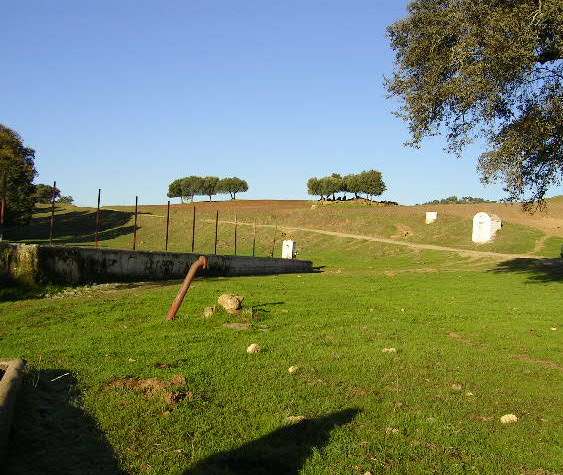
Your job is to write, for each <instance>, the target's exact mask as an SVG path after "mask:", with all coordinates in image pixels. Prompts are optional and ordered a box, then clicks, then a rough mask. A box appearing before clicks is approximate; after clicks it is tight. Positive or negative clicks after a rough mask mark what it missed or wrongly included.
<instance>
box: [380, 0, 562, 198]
mask: <svg viewBox="0 0 563 475" xmlns="http://www.w3.org/2000/svg"><path fill="white" fill-rule="evenodd" d="M388 37H389V39H390V41H391V47H392V49H393V50H394V52H395V55H396V56H395V70H394V73H393V75H392V76H391V77H390V78H387V80H386V86H387V90H388V92H389V94H390V96H396V97H398V98H400V99H401V101H402V105H401V108H400V110H399V111H397V114H398V115H399V116H400V117H402V118H403V119H404V120H405V121H406V122H407V123H408V126H409V131H410V138H411V139H410V142H409V144H410V145H413V146H419V145H420V143H421V141H422V140H423V139H424V138H425V137H428V136H433V135H438V134H444V135H445V136H446V138H447V143H448V145H447V149H448V151H450V152H453V153H455V154H456V155H461V153H462V151H463V149H464V148H465V147H466V145H467V144H469V143H470V142H472V141H474V140H475V139H482V140H484V141H485V143H486V150H485V151H484V152H483V153H482V154H481V156H480V157H479V167H478V168H479V170H480V172H481V177H482V180H483V181H484V182H485V183H489V182H493V181H497V180H500V181H502V182H503V183H504V186H505V190H506V192H507V193H508V199H509V200H523V201H524V202H525V203H527V204H528V205H531V204H532V203H534V202H535V203H537V202H541V201H542V200H543V198H544V197H545V194H546V192H547V190H548V188H549V187H550V186H552V185H559V184H561V179H562V176H563V2H562V1H561V0H414V1H411V3H410V4H409V6H408V16H407V17H406V18H403V19H401V20H399V21H397V22H396V23H394V24H393V25H391V26H390V27H388Z"/></svg>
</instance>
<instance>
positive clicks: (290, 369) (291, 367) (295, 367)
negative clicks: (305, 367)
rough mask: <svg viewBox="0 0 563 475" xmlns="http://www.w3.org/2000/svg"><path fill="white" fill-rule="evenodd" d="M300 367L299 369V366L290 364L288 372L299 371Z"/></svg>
mask: <svg viewBox="0 0 563 475" xmlns="http://www.w3.org/2000/svg"><path fill="white" fill-rule="evenodd" d="M298 369H299V366H290V367H289V368H288V369H287V372H288V373H291V374H293V373H297V370H298Z"/></svg>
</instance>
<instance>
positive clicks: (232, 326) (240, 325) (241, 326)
mask: <svg viewBox="0 0 563 475" xmlns="http://www.w3.org/2000/svg"><path fill="white" fill-rule="evenodd" d="M223 326H224V327H225V328H229V329H231V330H249V329H250V328H252V325H251V324H250V323H223Z"/></svg>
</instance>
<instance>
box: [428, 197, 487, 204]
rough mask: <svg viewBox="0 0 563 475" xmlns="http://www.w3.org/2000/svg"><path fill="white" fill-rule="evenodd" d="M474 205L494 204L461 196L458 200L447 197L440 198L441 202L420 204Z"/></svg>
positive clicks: (482, 199) (434, 201)
mask: <svg viewBox="0 0 563 475" xmlns="http://www.w3.org/2000/svg"><path fill="white" fill-rule="evenodd" d="M476 203H494V201H490V200H486V199H484V198H476V197H473V196H462V197H461V198H458V197H457V196H448V197H447V198H442V199H441V200H433V201H428V202H426V203H422V204H423V205H464V204H476Z"/></svg>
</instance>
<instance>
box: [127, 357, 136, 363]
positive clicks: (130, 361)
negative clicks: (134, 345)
mask: <svg viewBox="0 0 563 475" xmlns="http://www.w3.org/2000/svg"><path fill="white" fill-rule="evenodd" d="M127 361H129V363H134V362H135V361H137V360H134V359H133V358H129V359H128V360H127Z"/></svg>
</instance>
